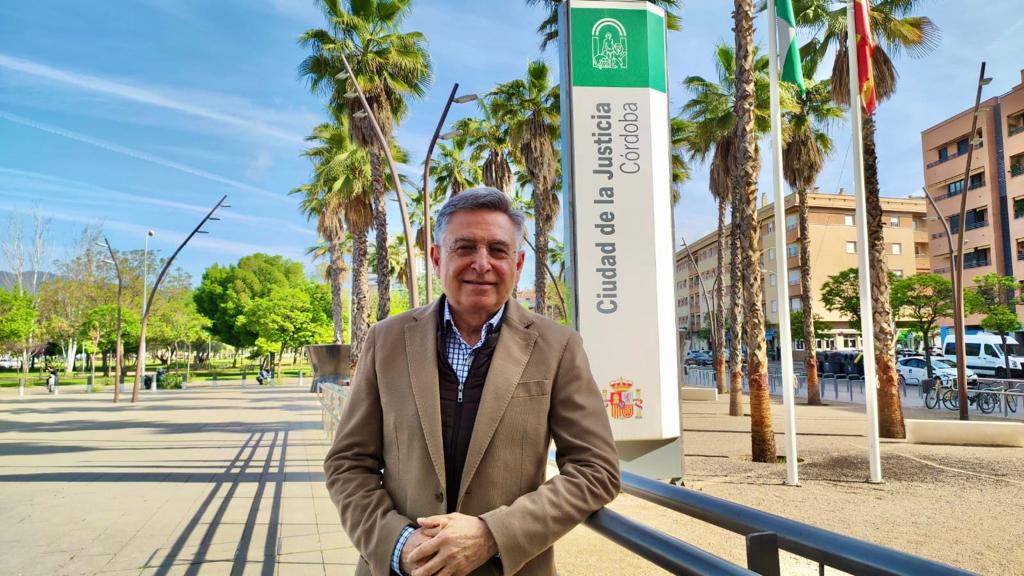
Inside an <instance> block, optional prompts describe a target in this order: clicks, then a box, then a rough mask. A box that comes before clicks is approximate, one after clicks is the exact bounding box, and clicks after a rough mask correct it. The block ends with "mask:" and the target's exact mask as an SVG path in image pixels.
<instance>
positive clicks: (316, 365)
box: [306, 344, 351, 392]
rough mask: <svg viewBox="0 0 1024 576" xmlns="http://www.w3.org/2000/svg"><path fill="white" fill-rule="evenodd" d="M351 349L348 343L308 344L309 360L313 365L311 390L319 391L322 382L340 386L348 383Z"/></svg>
mask: <svg viewBox="0 0 1024 576" xmlns="http://www.w3.org/2000/svg"><path fill="white" fill-rule="evenodd" d="M350 349H351V347H350V346H349V345H348V344H310V345H308V346H306V353H307V354H309V362H310V364H312V365H313V379H312V380H311V382H310V386H309V391H310V392H319V391H320V383H321V382H328V383H331V384H338V385H340V386H347V385H348V382H349V365H350V363H351V357H350V355H349V351H350Z"/></svg>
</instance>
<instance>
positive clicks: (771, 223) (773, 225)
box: [765, 222, 775, 234]
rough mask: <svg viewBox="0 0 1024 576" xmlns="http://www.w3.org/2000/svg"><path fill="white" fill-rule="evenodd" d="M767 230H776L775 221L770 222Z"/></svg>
mask: <svg viewBox="0 0 1024 576" xmlns="http://www.w3.org/2000/svg"><path fill="white" fill-rule="evenodd" d="M767 230H768V231H767V232H765V234H771V233H773V232H775V222H769V223H768V227H767Z"/></svg>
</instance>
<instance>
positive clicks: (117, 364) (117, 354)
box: [101, 236, 148, 404]
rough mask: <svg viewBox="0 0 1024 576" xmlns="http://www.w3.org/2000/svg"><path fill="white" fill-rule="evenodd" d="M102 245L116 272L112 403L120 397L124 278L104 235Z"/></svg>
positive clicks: (108, 241)
mask: <svg viewBox="0 0 1024 576" xmlns="http://www.w3.org/2000/svg"><path fill="white" fill-rule="evenodd" d="M147 238H148V236H147ZM104 245H105V246H106V247H107V252H109V253H110V263H111V264H113V265H114V271H115V272H116V273H117V321H116V323H115V328H114V331H115V334H116V335H117V336H116V342H115V344H114V404H117V402H118V401H119V400H120V399H121V370H122V369H123V365H122V354H123V350H122V347H121V291H122V289H123V287H124V280H123V279H122V278H121V266H120V265H119V264H118V262H117V256H115V255H114V249H113V248H111V246H110V240H107V239H106V237H104V238H103V244H101V246H104ZM143 294H145V292H143ZM143 305H145V304H143Z"/></svg>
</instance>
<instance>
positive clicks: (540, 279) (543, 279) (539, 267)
mask: <svg viewBox="0 0 1024 576" xmlns="http://www.w3.org/2000/svg"><path fill="white" fill-rule="evenodd" d="M546 220H547V219H546V218H544V217H543V216H542V215H541V213H538V214H537V216H535V218H534V221H533V223H534V226H533V249H534V262H533V289H534V292H536V296H535V300H534V306H533V311H534V312H536V313H537V314H543V315H547V314H546V313H547V289H548V276H547V270H546V268H545V266H546V265H547V261H548V236H549V235H550V234H551V223H549V222H547V221H546Z"/></svg>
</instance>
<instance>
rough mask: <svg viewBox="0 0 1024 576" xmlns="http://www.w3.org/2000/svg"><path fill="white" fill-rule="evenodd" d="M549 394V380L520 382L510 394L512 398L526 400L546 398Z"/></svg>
mask: <svg viewBox="0 0 1024 576" xmlns="http://www.w3.org/2000/svg"><path fill="white" fill-rule="evenodd" d="M549 394H551V380H522V381H520V382H519V384H516V390H515V392H513V393H512V397H513V398H527V397H529V396H548V395H549Z"/></svg>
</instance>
